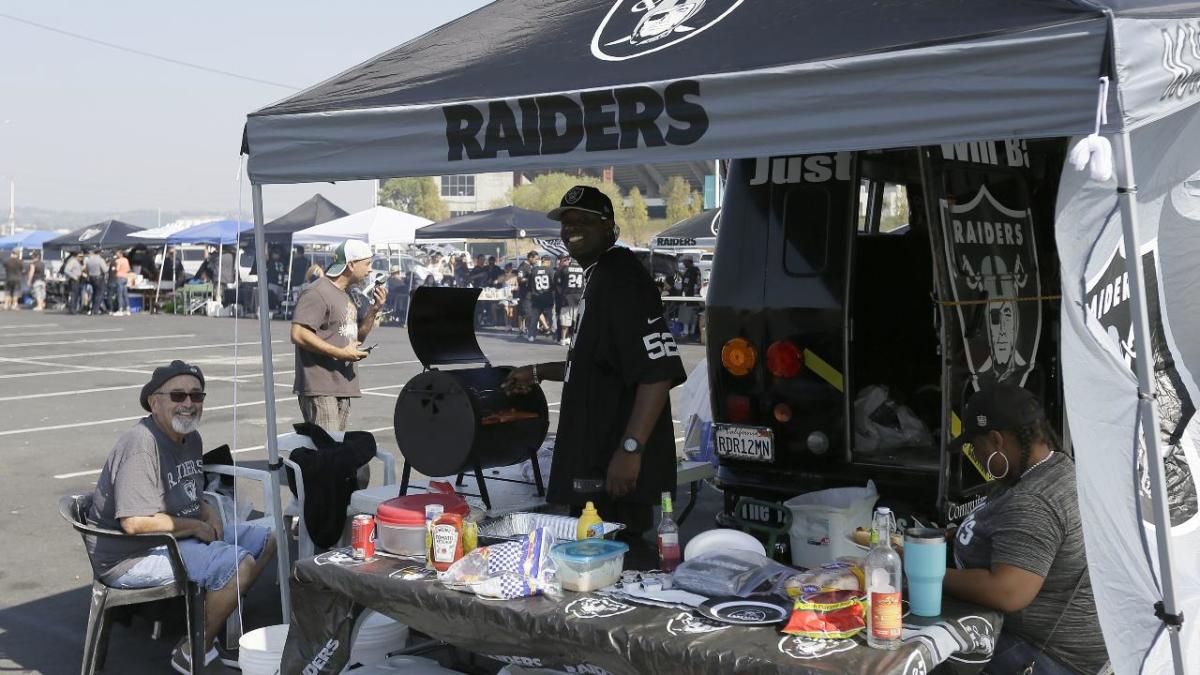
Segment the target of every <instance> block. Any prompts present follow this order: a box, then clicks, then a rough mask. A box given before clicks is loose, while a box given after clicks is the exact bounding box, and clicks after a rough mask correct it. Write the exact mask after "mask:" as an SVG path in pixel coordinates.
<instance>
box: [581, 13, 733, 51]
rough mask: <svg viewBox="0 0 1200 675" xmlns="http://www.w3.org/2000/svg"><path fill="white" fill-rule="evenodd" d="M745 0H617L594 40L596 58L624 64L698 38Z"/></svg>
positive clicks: (601, 23) (597, 30)
mask: <svg viewBox="0 0 1200 675" xmlns="http://www.w3.org/2000/svg"><path fill="white" fill-rule="evenodd" d="M744 1H745V0H617V1H616V2H615V3H614V4H613V8H612V9H610V10H609V11H608V15H607V16H605V17H604V20H603V21H601V22H600V27H599V28H597V29H596V34H595V35H594V36H593V37H592V55H593V56H595V57H596V58H598V59H601V60H604V61H624V60H625V59H632V58H634V57H637V56H642V55H644V54H649V53H651V52H656V51H658V50H660V49H665V48H667V47H670V46H671V45H673V44H676V43H679V42H682V41H684V40H686V39H688V38H690V37H695V36H696V35H699V34H700V33H702V32H704V31H705V30H707V29H708V28H710V27H712V26H713V25H714V24H716V23H718V22H719V21H721V19H724V18H725V17H726V16H728V15H729V13H730V12H732V11H733V10H735V9H737V8H738V6H739V5H741V4H742V3H743V2H744Z"/></svg>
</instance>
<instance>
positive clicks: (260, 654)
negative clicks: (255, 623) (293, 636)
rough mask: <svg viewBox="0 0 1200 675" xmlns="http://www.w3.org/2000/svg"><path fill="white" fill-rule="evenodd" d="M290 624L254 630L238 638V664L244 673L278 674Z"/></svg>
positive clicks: (252, 674)
mask: <svg viewBox="0 0 1200 675" xmlns="http://www.w3.org/2000/svg"><path fill="white" fill-rule="evenodd" d="M287 636H288V624H286V623H283V624H278V625H275V626H266V627H265V628H259V629H257V630H252V631H250V632H249V633H246V634H245V635H243V636H242V639H241V640H238V665H239V666H241V668H242V675H278V673H279V664H280V662H281V661H282V660H283V645H284V643H286V642H287Z"/></svg>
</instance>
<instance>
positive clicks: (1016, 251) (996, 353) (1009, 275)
mask: <svg viewBox="0 0 1200 675" xmlns="http://www.w3.org/2000/svg"><path fill="white" fill-rule="evenodd" d="M940 203H941V214H942V234H943V239H944V244H945V255H946V269H947V276H948V279H947V281H948V285H949V288H950V292H951V294H952V297H953V303H954V313H953V314H954V316H955V317H956V318H957V321H958V329H959V330H958V331H957V332H958V334H959V335H960V336H961V338H962V343H963V354H964V357H965V360H966V367H967V369H968V370H969V371H970V377H971V379H972V381H973V382H974V384H975V387H976V388H978V387H980V386H982V385H984V384H986V383H990V382H1012V383H1014V384H1018V385H1024V384H1025V379H1026V378H1027V377H1028V376H1029V371H1030V370H1032V369H1033V366H1034V363H1035V361H1036V358H1037V351H1038V341H1039V339H1040V337H1041V333H1042V303H1041V302H1040V301H1039V300H1038V298H1039V297H1040V296H1041V282H1040V280H1039V278H1038V277H1039V275H1038V258H1037V246H1036V244H1035V241H1034V232H1033V220H1032V218H1031V217H1030V211H1029V208H1028V206H1027V205H1025V204H1020V205H1005V204H1002V203H1001V202H1000V201H999V200H998V199H997V198H996V197H995V196H993V195H992V193H991V192H990V191H989V190H988V186H987V184H986V183H984V184H982V185H980V186H979V188H978V191H977V192H976V193H975V194H974V195H973V196H971V197H970V199H968V200H967V201H965V202H962V203H959V202H958V201H957V200H955V199H954V198H953V197H949V196H948V197H946V198H943V199H942V200H940ZM950 332H951V334H954V332H955V331H953V330H951V331H950Z"/></svg>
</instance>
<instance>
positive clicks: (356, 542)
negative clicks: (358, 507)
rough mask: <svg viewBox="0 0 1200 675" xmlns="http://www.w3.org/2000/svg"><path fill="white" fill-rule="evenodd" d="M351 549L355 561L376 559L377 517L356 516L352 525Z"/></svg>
mask: <svg viewBox="0 0 1200 675" xmlns="http://www.w3.org/2000/svg"><path fill="white" fill-rule="evenodd" d="M350 547H351V550H352V553H351V555H352V557H353V558H354V559H355V560H364V561H366V560H373V559H374V558H375V516H370V515H366V514H360V515H357V516H354V520H353V521H351V525H350Z"/></svg>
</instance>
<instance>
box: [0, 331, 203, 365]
mask: <svg viewBox="0 0 1200 675" xmlns="http://www.w3.org/2000/svg"><path fill="white" fill-rule="evenodd" d="M190 337H196V334H195V333H171V334H169V335H138V336H134V337H119V338H100V339H98V340H94V339H92V338H84V339H82V340H61V341H58V342H19V343H17V344H13V345H0V347H6V348H8V349H13V348H16V347H56V346H60V345H90V344H95V343H97V342H132V341H134V340H163V339H166V338H190ZM160 349H161V348H160ZM101 353H103V352H101ZM51 358H56V359H57V358H62V357H60V356H58V355H55V356H53V357H51Z"/></svg>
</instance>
